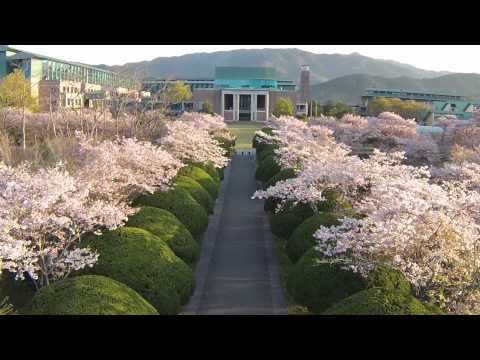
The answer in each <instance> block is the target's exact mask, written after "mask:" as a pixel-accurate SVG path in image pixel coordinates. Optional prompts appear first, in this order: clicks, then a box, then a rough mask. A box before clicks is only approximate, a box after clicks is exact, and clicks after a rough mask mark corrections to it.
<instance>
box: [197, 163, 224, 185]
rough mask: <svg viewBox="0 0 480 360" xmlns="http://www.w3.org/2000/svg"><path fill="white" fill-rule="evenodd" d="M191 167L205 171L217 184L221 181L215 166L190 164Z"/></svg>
mask: <svg viewBox="0 0 480 360" xmlns="http://www.w3.org/2000/svg"><path fill="white" fill-rule="evenodd" d="M191 165H192V166H196V167H199V168H200V169H202V170H203V171H205V172H206V173H207V174H208V175H210V176H211V177H212V179H213V180H215V181H216V182H217V183H219V182H220V181H221V179H220V175H219V174H218V170H217V168H216V167H215V166H213V165H212V164H211V163H192V164H191Z"/></svg>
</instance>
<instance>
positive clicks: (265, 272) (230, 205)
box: [183, 154, 287, 315]
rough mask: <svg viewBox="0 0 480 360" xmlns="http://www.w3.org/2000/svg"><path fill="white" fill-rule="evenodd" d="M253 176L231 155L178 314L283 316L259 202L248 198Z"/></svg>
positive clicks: (247, 161)
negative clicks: (185, 301) (184, 303)
mask: <svg viewBox="0 0 480 360" xmlns="http://www.w3.org/2000/svg"><path fill="white" fill-rule="evenodd" d="M254 174H255V159H254V157H253V156H250V155H241V154H240V155H239V154H237V155H234V156H233V159H232V162H231V165H230V166H229V168H228V169H227V170H226V172H225V180H224V181H223V183H222V189H221V191H220V196H219V198H218V200H217V204H216V206H215V211H214V214H213V215H212V217H211V219H210V223H209V227H208V229H207V232H206V234H205V237H204V239H203V242H202V251H201V256H200V260H199V262H198V264H197V268H196V289H195V293H194V294H193V296H192V298H191V300H190V302H189V303H188V304H187V306H186V307H185V309H184V312H183V314H212V315H213V314H265V315H273V314H287V305H286V301H285V297H284V294H283V289H282V287H281V285H280V276H279V270H278V263H277V259H276V256H275V248H274V246H275V245H274V240H273V238H272V235H271V233H270V228H269V225H268V219H267V217H266V215H265V213H264V211H263V201H259V200H251V196H252V194H253V193H254V192H255V190H256V181H255V178H254Z"/></svg>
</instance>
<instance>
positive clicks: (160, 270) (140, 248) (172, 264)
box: [80, 227, 194, 314]
mask: <svg viewBox="0 0 480 360" xmlns="http://www.w3.org/2000/svg"><path fill="white" fill-rule="evenodd" d="M82 246H89V247H90V248H91V249H93V250H96V251H97V252H98V253H99V254H100V256H99V258H98V262H97V263H96V264H95V266H94V267H93V268H92V269H86V270H83V271H82V272H80V273H86V274H93V275H103V276H107V277H110V278H112V279H114V280H117V281H120V282H122V283H124V284H125V285H127V286H130V287H131V288H132V289H134V290H135V291H137V292H138V293H139V294H141V295H142V296H143V297H144V298H145V299H146V300H147V301H148V302H150V303H151V304H152V305H153V306H154V307H155V308H156V309H157V311H158V312H159V313H160V314H177V313H178V312H179V311H180V306H181V305H182V304H184V303H186V302H187V301H188V298H189V297H190V295H191V294H192V292H193V288H194V278H193V271H192V269H191V268H190V267H189V266H188V265H187V264H185V262H183V260H181V259H180V258H179V257H177V256H176V255H175V254H174V253H173V251H172V250H171V249H170V247H169V246H168V245H167V243H166V242H165V241H163V240H162V239H160V238H159V237H158V236H155V235H153V234H152V233H150V232H148V231H146V230H143V229H138V228H133V227H122V228H119V229H117V230H115V231H109V232H106V233H105V234H103V235H101V236H95V235H90V236H87V237H86V238H85V239H84V241H83V242H82Z"/></svg>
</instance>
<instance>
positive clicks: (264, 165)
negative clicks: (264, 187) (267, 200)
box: [255, 156, 281, 182]
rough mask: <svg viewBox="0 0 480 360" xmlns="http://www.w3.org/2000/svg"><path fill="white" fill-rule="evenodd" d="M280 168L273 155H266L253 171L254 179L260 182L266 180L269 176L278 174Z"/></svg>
mask: <svg viewBox="0 0 480 360" xmlns="http://www.w3.org/2000/svg"><path fill="white" fill-rule="evenodd" d="M280 170H281V168H280V166H279V165H278V163H277V162H276V161H275V158H274V157H273V156H267V157H266V158H265V159H263V161H262V162H261V163H260V164H259V165H258V168H257V171H256V172H255V179H257V180H259V181H261V182H267V181H268V180H270V178H271V177H273V176H274V175H276V174H278V173H279V172H280Z"/></svg>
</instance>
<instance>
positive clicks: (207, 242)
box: [179, 164, 231, 315]
mask: <svg viewBox="0 0 480 360" xmlns="http://www.w3.org/2000/svg"><path fill="white" fill-rule="evenodd" d="M230 170H231V165H230V164H229V165H228V167H227V168H226V169H225V172H224V178H223V181H222V184H221V187H220V192H219V195H218V198H217V201H216V202H215V207H214V209H213V214H212V215H210V219H209V220H210V221H209V223H208V227H207V231H206V232H205V234H204V235H203V238H202V243H201V245H202V247H201V251H200V260H199V261H198V263H197V266H196V267H195V290H194V292H193V295H192V297H191V298H190V301H189V302H188V303H187V305H185V307H184V309H183V311H182V312H181V313H180V314H179V315H197V314H198V312H199V310H200V305H201V302H202V299H203V294H204V291H205V283H206V281H207V275H208V269H209V267H210V263H211V260H212V255H213V250H214V249H215V243H216V241H217V238H218V232H219V228H220V222H221V219H222V211H223V205H224V203H225V193H226V191H227V188H228V184H229V182H230Z"/></svg>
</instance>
